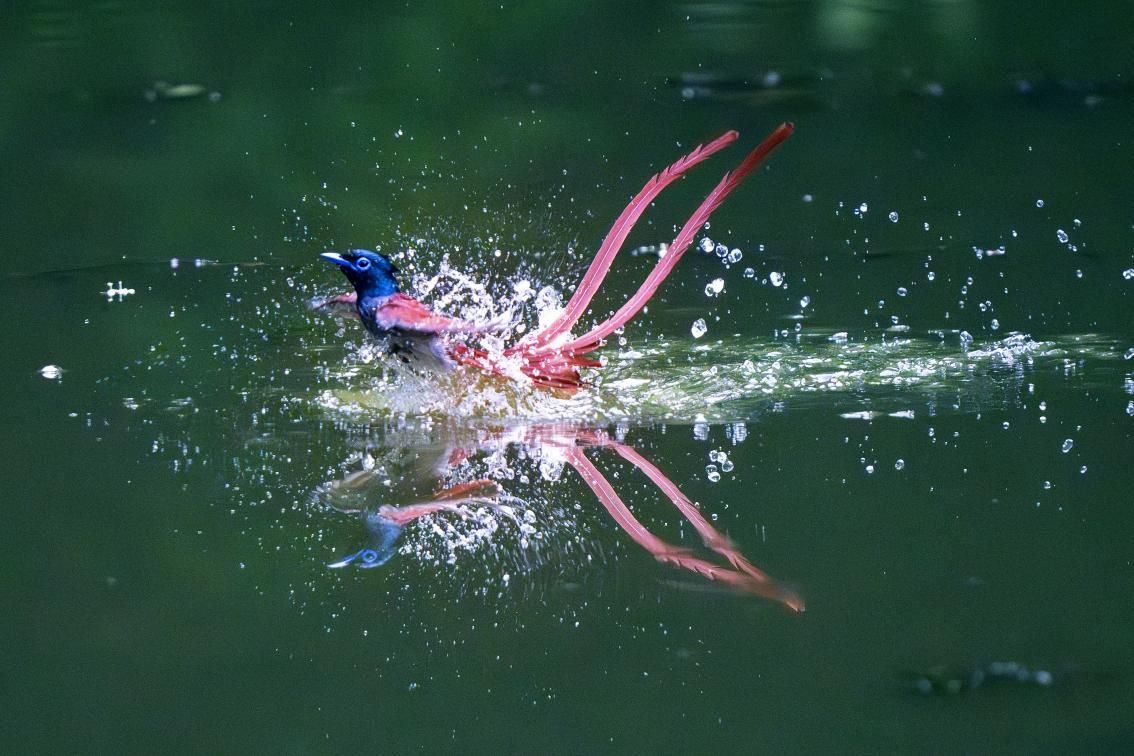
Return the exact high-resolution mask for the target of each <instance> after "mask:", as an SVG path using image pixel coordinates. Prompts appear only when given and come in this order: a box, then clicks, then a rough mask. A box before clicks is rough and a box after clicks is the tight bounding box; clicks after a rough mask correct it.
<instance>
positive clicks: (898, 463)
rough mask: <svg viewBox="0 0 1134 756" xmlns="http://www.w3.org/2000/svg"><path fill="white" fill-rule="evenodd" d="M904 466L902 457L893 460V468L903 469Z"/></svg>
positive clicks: (904, 462)
mask: <svg viewBox="0 0 1134 756" xmlns="http://www.w3.org/2000/svg"><path fill="white" fill-rule="evenodd" d="M905 467H906V461H905V460H904V459H898V460H895V462H894V469H895V470H904V469H905Z"/></svg>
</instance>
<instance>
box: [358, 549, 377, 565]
mask: <svg viewBox="0 0 1134 756" xmlns="http://www.w3.org/2000/svg"><path fill="white" fill-rule="evenodd" d="M377 559H378V552H377V551H375V550H374V549H365V550H364V551H363V552H362V561H364V562H366V563H367V564H371V563H373V562H375V561H377Z"/></svg>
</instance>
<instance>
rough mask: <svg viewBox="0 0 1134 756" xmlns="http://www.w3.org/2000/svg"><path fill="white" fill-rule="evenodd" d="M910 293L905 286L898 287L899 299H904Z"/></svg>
mask: <svg viewBox="0 0 1134 756" xmlns="http://www.w3.org/2000/svg"><path fill="white" fill-rule="evenodd" d="M909 293H910V292H909V290H908V289H907V288H906V287H905V286H899V287H898V296H899V297H904V296H905V295H907V294H909Z"/></svg>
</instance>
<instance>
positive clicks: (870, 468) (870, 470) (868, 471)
mask: <svg viewBox="0 0 1134 756" xmlns="http://www.w3.org/2000/svg"><path fill="white" fill-rule="evenodd" d="M866 474H867V475H873V474H874V465H867V466H866Z"/></svg>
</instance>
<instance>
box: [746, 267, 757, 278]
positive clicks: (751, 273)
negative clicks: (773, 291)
mask: <svg viewBox="0 0 1134 756" xmlns="http://www.w3.org/2000/svg"><path fill="white" fill-rule="evenodd" d="M744 277H745V278H755V277H756V270H755V269H754V268H745V269H744Z"/></svg>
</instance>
